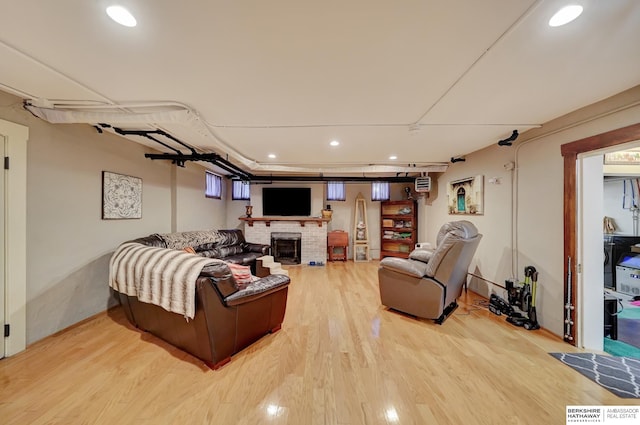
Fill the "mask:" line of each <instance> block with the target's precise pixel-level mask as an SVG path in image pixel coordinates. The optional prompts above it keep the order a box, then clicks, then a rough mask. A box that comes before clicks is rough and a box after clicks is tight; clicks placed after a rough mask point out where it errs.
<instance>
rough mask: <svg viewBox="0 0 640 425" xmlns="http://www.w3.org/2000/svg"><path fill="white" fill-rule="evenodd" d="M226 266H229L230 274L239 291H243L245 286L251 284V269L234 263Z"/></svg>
mask: <svg viewBox="0 0 640 425" xmlns="http://www.w3.org/2000/svg"><path fill="white" fill-rule="evenodd" d="M227 265H228V266H229V269H230V270H231V274H232V275H233V278H234V279H235V280H236V283H237V284H238V287H239V289H244V288H246V287H247V285H249V284H250V283H251V282H253V279H252V277H251V267H249V266H242V265H240V264H234V263H227Z"/></svg>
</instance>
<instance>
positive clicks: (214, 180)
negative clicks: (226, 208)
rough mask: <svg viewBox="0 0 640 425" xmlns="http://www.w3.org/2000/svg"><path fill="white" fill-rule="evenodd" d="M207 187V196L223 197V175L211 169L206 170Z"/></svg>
mask: <svg viewBox="0 0 640 425" xmlns="http://www.w3.org/2000/svg"><path fill="white" fill-rule="evenodd" d="M205 178H206V189H205V192H204V194H205V196H206V197H207V198H213V199H221V198H222V177H220V176H219V175H217V174H213V173H211V172H209V171H206V172H205Z"/></svg>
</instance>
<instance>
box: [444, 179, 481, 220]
mask: <svg viewBox="0 0 640 425" xmlns="http://www.w3.org/2000/svg"><path fill="white" fill-rule="evenodd" d="M447 196H448V197H449V202H448V208H449V214H474V215H482V214H484V176H475V177H467V178H464V179H459V180H454V181H451V182H449V186H448V188H447Z"/></svg>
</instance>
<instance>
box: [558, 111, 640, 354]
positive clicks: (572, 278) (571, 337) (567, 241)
mask: <svg viewBox="0 0 640 425" xmlns="http://www.w3.org/2000/svg"><path fill="white" fill-rule="evenodd" d="M635 140H640V123H638V124H634V125H630V126H628V127H623V128H620V129H617V130H612V131H609V132H606V133H602V134H598V135H595V136H591V137H587V138H585V139H581V140H576V141H574V142H571V143H566V144H564V145H562V146H561V148H560V151H561V154H562V156H563V159H564V208H563V210H564V282H566V285H565V288H564V305H565V321H566V322H567V323H570V324H571V326H569V327H568V328H567V331H566V332H565V335H564V339H565V341H567V342H569V343H570V344H573V345H578V342H577V338H578V337H579V338H580V343H579V344H580V345H581V346H584V341H585V340H588V339H589V338H591V336H592V332H594V330H592V329H590V327H588V326H583V321H584V320H585V317H586V315H585V311H589V312H590V313H591V314H592V315H593V314H594V312H600V313H599V314H598V315H599V316H600V319H599V320H600V321H602V317H603V315H602V312H603V305H602V295H601V294H602V292H600V297H599V300H598V297H590V296H586V297H585V295H586V294H584V293H583V292H585V291H584V290H583V288H581V287H579V286H577V283H578V279H577V277H576V276H578V274H579V273H581V276H582V275H583V274H582V271H583V270H582V262H583V258H582V256H581V255H582V253H580V257H578V255H579V249H578V248H579V239H580V238H582V236H584V235H582V233H581V230H582V229H581V228H580V227H579V224H580V223H579V220H578V213H580V211H579V210H578V183H579V181H578V156H579V155H584V154H586V153H589V152H595V151H598V150H603V149H607V148H611V147H613V146H619V145H622V144H625V143H629V142H632V141H635ZM591 165H593V164H591ZM600 219H602V218H600ZM600 258H602V254H600ZM576 260H578V261H576ZM602 267H603V266H602V263H600V270H601V273H602V270H603V268H602ZM593 302H599V304H596V305H593V304H592V303H593ZM577 329H579V330H581V331H582V332H583V334H582V335H579V332H578V331H577ZM597 331H599V332H602V331H601V330H597ZM600 335H601V333H600Z"/></svg>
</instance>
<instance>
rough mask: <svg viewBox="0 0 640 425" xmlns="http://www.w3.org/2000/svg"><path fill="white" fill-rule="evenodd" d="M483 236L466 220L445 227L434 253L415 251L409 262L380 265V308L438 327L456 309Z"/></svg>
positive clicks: (390, 261)
mask: <svg viewBox="0 0 640 425" xmlns="http://www.w3.org/2000/svg"><path fill="white" fill-rule="evenodd" d="M481 238H482V235H481V234H479V233H478V229H477V228H476V226H474V225H473V223H471V222H469V221H465V220H461V221H453V222H449V223H446V224H444V225H443V226H442V227H441V228H440V231H439V232H438V237H437V244H436V248H435V249H432V250H430V249H416V250H414V251H412V252H411V253H410V254H409V258H408V259H405V258H396V257H387V258H384V259H383V260H382V261H380V268H379V269H378V283H379V286H380V300H381V301H382V304H383V305H385V306H387V307H390V308H392V309H394V310H398V311H401V312H404V313H408V314H410V315H413V316H417V317H421V318H425V319H433V320H435V321H436V323H438V324H442V322H443V321H444V320H445V319H446V318H447V317H449V316H450V315H451V313H453V311H454V310H455V309H456V308H458V303H457V301H456V300H457V299H458V297H460V295H461V294H462V288H463V286H464V285H465V283H466V279H467V273H468V270H469V265H470V263H471V260H472V259H473V256H474V254H475V252H476V248H477V247H478V244H479V243H480V239H481Z"/></svg>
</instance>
